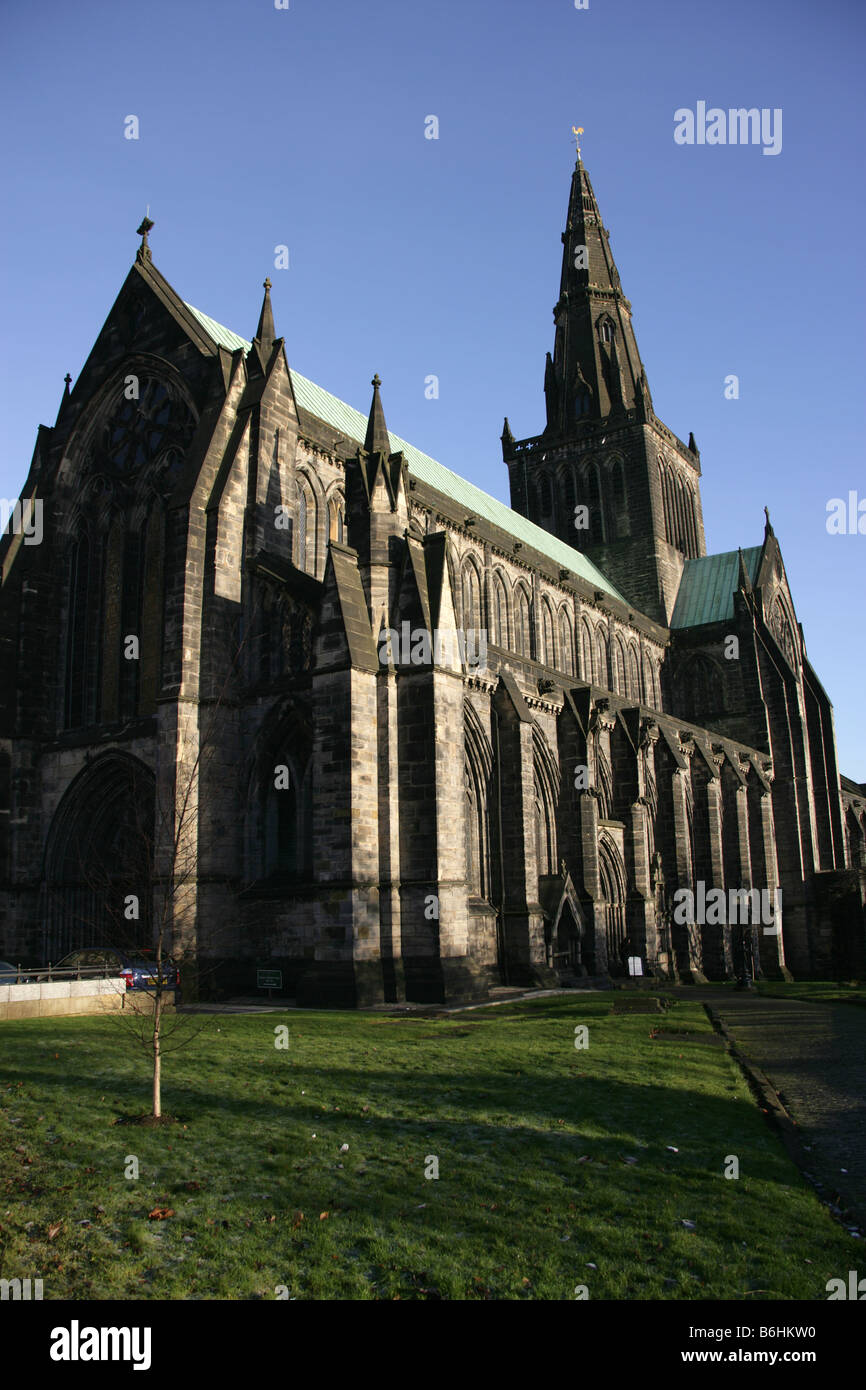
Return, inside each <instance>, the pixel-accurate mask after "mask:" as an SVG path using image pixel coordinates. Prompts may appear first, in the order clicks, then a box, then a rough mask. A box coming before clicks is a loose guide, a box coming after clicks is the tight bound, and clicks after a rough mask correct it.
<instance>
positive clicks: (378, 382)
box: [370, 372, 382, 391]
mask: <svg viewBox="0 0 866 1390" xmlns="http://www.w3.org/2000/svg"><path fill="white" fill-rule="evenodd" d="M370 385H371V386H372V387H373V389H374V391H378V389H379V387H380V386H381V385H382V378H381V377H380V376H379V373H378V372H377V373H376V375H375V376H374V377H373V380H372V381H371V382H370Z"/></svg>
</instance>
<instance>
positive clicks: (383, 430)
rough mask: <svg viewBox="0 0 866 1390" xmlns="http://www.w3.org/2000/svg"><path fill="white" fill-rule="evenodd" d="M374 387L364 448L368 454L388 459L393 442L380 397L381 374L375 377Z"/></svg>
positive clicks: (372, 384) (372, 383)
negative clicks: (380, 455)
mask: <svg viewBox="0 0 866 1390" xmlns="http://www.w3.org/2000/svg"><path fill="white" fill-rule="evenodd" d="M370 384H371V386H372V387H373V399H372V401H371V402H370V416H369V419H368V421H367V435H366V438H365V439H364V448H365V449H366V451H367V453H368V454H376V453H379V454H384V455H385V457H386V458H387V457H388V455H389V454H390V452H391V441H390V439H389V438H388V426H387V425H386V424H385V411H384V409H383V407H382V398H381V396H380V395H379V387H380V386H381V385H382V382H381V380H380V378H379V373H378V372H377V373H376V375H375V376H374V377H373V380H372V382H371V383H370Z"/></svg>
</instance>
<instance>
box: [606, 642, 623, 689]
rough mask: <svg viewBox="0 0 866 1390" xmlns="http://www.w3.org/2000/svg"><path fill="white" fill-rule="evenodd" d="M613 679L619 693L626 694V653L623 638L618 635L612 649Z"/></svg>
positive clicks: (614, 686)
mask: <svg viewBox="0 0 866 1390" xmlns="http://www.w3.org/2000/svg"><path fill="white" fill-rule="evenodd" d="M610 666H611V679H612V681H613V688H614V690H615V691H616V693H617V694H618V695H625V693H626V688H625V653H624V651H623V646H622V639H621V638H620V637H619V636H618V637H617V638H616V639H615V641H614V643H613V646H612V647H611V651H610Z"/></svg>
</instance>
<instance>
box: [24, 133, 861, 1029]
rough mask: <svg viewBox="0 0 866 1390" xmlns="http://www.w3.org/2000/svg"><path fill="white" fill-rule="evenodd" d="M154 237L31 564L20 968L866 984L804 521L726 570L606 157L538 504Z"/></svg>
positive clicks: (70, 418) (207, 986)
mask: <svg viewBox="0 0 866 1390" xmlns="http://www.w3.org/2000/svg"><path fill="white" fill-rule="evenodd" d="M152 225H153V224H152V223H151V222H150V221H149V219H147V218H146V219H145V221H144V222H143V223H142V225H141V227H140V228H139V229H138V234H139V235H140V236H141V244H140V246H139V249H138V251H137V254H136V258H135V262H134V264H133V265H132V268H131V270H130V271H129V274H128V276H127V277H126V280H125V281H124V283H123V285H122V287H121V289H120V292H119V294H118V297H117V299H116V301H115V303H114V305H113V307H112V309H111V311H110V313H109V315H108V318H107V319H106V321H105V324H104V327H103V328H102V330H101V332H100V334H99V336H98V338H97V340H96V342H95V344H94V346H93V349H92V351H91V353H90V355H89V357H88V359H87V361H86V362H85V364H84V366H83V368H82V370H81V373H80V375H79V376H78V379H77V381H75V383H74V384H73V383H72V379H71V377H67V379H66V389H65V392H64V393H63V396H62V399H61V402H60V408H59V411H58V414H57V419H56V421H55V423H54V424H53V426H51V427H48V426H40V427H39V430H38V433H37V438H36V445H35V449H34V453H33V459H32V463H31V466H30V471H29V474H28V476H27V480H26V483H25V485H24V488H23V490H22V493H21V497H20V499H19V501H18V503H16V504H15V506H14V507H13V508H12V509H11V513H10V517H9V523H8V525H7V527H6V531H5V534H4V535H3V538H2V544H0V563H2V600H0V644H2V648H0V649H2V664H0V673H2V674H0V682H2V683H0V956H4V957H6V958H7V959H9V960H12V961H23V962H24V963H25V964H28V963H37V962H43V963H44V962H46V961H54V962H56V961H57V960H58V959H59V958H61V957H62V956H63V955H64V954H65V953H66V952H68V951H70V950H72V949H74V948H78V947H81V946H86V945H93V944H102V945H104V944H120V945H125V946H126V947H127V948H128V949H130V950H134V949H135V947H137V946H141V945H146V944H148V943H152V942H153V941H154V939H155V937H156V936H157V935H158V934H159V935H161V937H162V939H163V941H164V943H165V946H166V949H169V950H170V951H171V952H172V954H173V955H174V956H175V957H176V958H177V959H178V960H179V961H180V962H181V964H182V973H183V974H184V979H185V981H186V982H187V984H189V985H190V987H191V988H192V990H193V991H195V990H198V992H199V993H200V994H202V995H208V996H210V997H225V996H227V995H231V994H250V993H253V992H254V991H255V990H256V988H257V983H258V981H259V980H260V978H261V977H260V976H259V975H258V974H257V972H258V971H260V970H261V969H262V968H267V969H268V970H269V971H271V972H279V973H278V974H276V973H272V974H270V975H269V976H268V977H267V978H268V979H269V980H271V981H274V980H276V981H278V982H279V985H280V992H281V993H282V994H283V995H284V996H286V997H289V998H293V999H296V1000H297V1001H298V1003H300V1004H303V1005H324V1006H349V1007H352V1006H359V1007H368V1006H372V1005H376V1004H385V1003H397V1002H403V1001H417V1002H421V1003H424V1002H426V1003H435V1002H442V1001H456V1000H468V999H484V998H485V997H488V996H489V994H490V991H491V990H494V991H495V990H502V989H503V988H508V987H511V988H514V987H524V988H526V987H552V986H557V985H560V984H567V985H575V984H578V983H579V982H584V983H590V984H592V983H597V984H605V983H609V982H610V981H611V980H614V979H616V978H618V977H622V978H627V977H629V976H643V977H654V978H656V979H659V980H679V981H698V982H700V981H703V980H726V979H739V980H741V981H743V982H745V981H746V980H747V979H749V978H751V977H754V976H758V975H762V976H765V977H768V978H775V979H790V978H791V977H794V978H808V977H812V978H838V977H843V976H844V977H848V976H853V975H860V976H862V974H863V972H864V970H866V925H864V924H866V916H864V903H866V786H863V785H858V784H857V783H855V782H853V781H851V780H850V779H848V778H846V777H844V776H842V774H841V771H840V768H839V766H838V762H837V753H836V741H835V735H834V727H833V710H832V705H831V703H830V700H829V698H828V696H827V694H826V693H825V691H824V689H823V687H822V685H821V683H820V681H819V680H818V677H817V675H816V674H815V672H814V670H813V669H812V667H811V665H810V664H809V660H808V657H807V655H806V648H805V643H804V637H803V632H802V629H801V628H800V626H799V624H798V622H797V617H796V610H795V607H794V602H793V598H792V595H791V592H790V589H789V586H788V581H787V578H786V574H785V565H784V561H783V558H782V551H781V548H780V544H779V541H778V539H777V537H776V536H775V534H774V532H773V528H772V525H771V523H770V517H769V514H767V515H766V519H762V520H761V521H760V522H758V521H757V519H756V525H755V527H754V529H753V530H751V531H750V532H749V534H746V535H744V536H743V542H744V543H743V546H742V548H740V549H739V550H733V551H729V552H726V553H724V554H717V555H708V554H707V553H706V544H705V539H704V522H703V514H702V508H701V486H700V482H701V457H700V453H699V451H698V447H697V444H696V442H695V439H694V436H693V435H690V436H689V440H688V443H684V442H683V441H682V439H680V438H679V437H678V436H677V435H676V434H674V433H673V432H672V430H670V429H669V428H668V427H667V426H666V425H665V424H663V423H662V421H661V420H660V419H659V418H658V417H657V416H656V414H655V412H654V409H653V402H652V397H651V395H650V388H649V382H648V379H647V374H646V371H645V369H644V365H643V363H642V361H641V357H640V353H639V351H638V345H637V340H636V338H635V334H634V330H633V327H632V311H631V305H630V303H629V301H628V299H627V298H626V297H625V294H624V293H623V290H622V287H621V284H620V278H619V274H618V271H617V268H616V265H615V263H614V260H613V255H612V252H611V247H610V240H609V234H608V232H607V230H606V229H605V227H604V226H603V224H602V219H601V214H600V211H599V207H598V203H597V201H596V197H595V194H594V192H593V188H592V185H591V183H590V180H589V176H588V174H587V171H586V168H585V167H584V165H583V163H582V160H581V157H580V154H579V153H578V158H577V162H576V165H575V168H574V172H573V175H572V179H571V189H570V195H569V200H568V210H567V218H566V225H565V231H564V233H563V235H562V244H563V254H562V276H561V281H560V287H559V297H558V300H557V303H556V307H555V309H554V311H553V317H554V334H553V344H552V348H553V350H552V352H551V353H550V354H548V356H547V361H546V364H545V368H544V378H543V387H544V415H545V423H544V427H543V429H542V430H541V432H540V433H539V434H536V435H532V436H530V437H528V438H522V439H519V438H516V437H515V435H514V433H513V431H512V429H511V426H510V425H509V422H508V420H507V419H506V421H505V425H504V429H503V432H502V437H501V444H502V454H503V462H504V467H505V468H506V469H507V471H508V481H509V488H510V502H511V505H510V507H509V506H506V505H505V504H504V503H502V502H499V501H497V500H496V499H495V498H493V497H491V496H489V495H488V494H487V493H485V492H483V491H482V490H481V489H480V488H478V487H476V486H475V485H474V484H473V483H471V482H469V481H467V480H466V479H465V478H463V477H461V476H459V475H458V474H457V473H454V472H452V471H451V470H450V469H449V468H447V467H445V466H444V465H443V464H441V463H438V462H436V461H435V460H434V459H432V458H430V457H428V456H427V455H426V454H423V453H421V452H420V451H419V450H418V449H417V448H415V447H414V446H413V445H411V444H409V443H408V442H407V441H405V440H403V439H401V438H399V437H398V436H397V435H395V434H392V433H391V432H390V431H389V430H388V428H387V425H386V422H385V407H384V405H383V399H382V394H381V392H380V386H381V383H380V381H379V379H378V377H374V379H373V382H372V386H373V394H372V401H371V404H370V408H369V412H368V414H367V415H366V416H365V415H363V414H361V413H360V412H358V411H357V410H355V409H353V408H352V407H351V406H349V405H347V404H345V403H344V402H343V401H341V400H338V399H337V398H336V397H335V396H333V395H331V394H330V393H329V392H328V391H326V390H324V389H323V388H322V387H321V386H318V385H316V384H315V383H314V382H312V381H309V380H307V379H306V378H305V377H303V376H301V375H300V373H298V372H296V371H295V370H294V368H293V367H292V366H291V365H290V363H289V360H288V356H287V353H286V348H285V342H284V340H283V339H282V338H280V337H277V333H276V327H275V323H274V315H273V310H272V306H271V300H270V283H269V281H266V282H265V287H264V299H263V303H262V306H261V311H260V314H259V318H258V326H257V328H256V331H255V334H254V336H253V338H252V341H247V340H246V339H244V338H242V337H240V336H239V335H238V334H237V333H235V332H233V331H231V330H229V329H228V328H225V327H223V326H222V325H221V324H219V323H217V322H215V321H214V320H213V319H212V318H210V317H209V316H208V315H207V314H206V313H204V312H203V311H202V310H201V309H197V308H193V306H192V305H190V304H188V303H186V302H185V301H184V300H183V299H182V298H181V297H180V295H179V294H178V293H177V292H176V291H175V290H174V289H173V288H172V286H171V285H170V284H169V283H168V281H167V280H165V279H164V278H163V276H162V274H161V273H160V271H159V270H157V268H156V266H155V265H154V263H153V259H152V251H151V248H150V245H149V233H150V231H151V228H152ZM371 365H374V364H371ZM368 370H369V368H368ZM359 384H360V383H359ZM539 385H541V380H540V373H539ZM540 406H541V403H540V401H539V407H540ZM539 417H541V408H539ZM121 938H122V940H121Z"/></svg>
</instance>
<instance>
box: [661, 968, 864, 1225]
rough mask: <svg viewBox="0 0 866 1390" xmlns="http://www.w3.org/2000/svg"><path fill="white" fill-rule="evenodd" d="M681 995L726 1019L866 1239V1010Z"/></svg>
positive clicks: (721, 994)
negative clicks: (865, 1235) (777, 1095)
mask: <svg viewBox="0 0 866 1390" xmlns="http://www.w3.org/2000/svg"><path fill="white" fill-rule="evenodd" d="M678 993H679V991H678ZM681 997H684V998H687V997H691V998H694V999H697V998H700V999H701V1001H702V1002H705V1003H707V1004H708V1005H709V1006H710V1008H712V1009H713V1010H714V1012H715V1013H717V1014H718V1015H719V1016H720V1018H722V1019H723V1021H724V1023H725V1024H726V1026H727V1027H728V1029H729V1030H730V1032H731V1034H732V1036H733V1039H734V1041H735V1043H736V1045H737V1047H738V1049H739V1051H740V1052H741V1053H742V1054H743V1055H744V1056H745V1057H746V1058H747V1059H748V1060H749V1061H750V1062H753V1063H754V1064H755V1065H756V1066H757V1067H759V1068H760V1070H761V1071H762V1072H764V1074H765V1075H766V1076H767V1078H768V1079H769V1081H770V1082H771V1084H772V1086H773V1087H774V1088H775V1090H776V1091H777V1092H778V1094H779V1098H780V1099H781V1101H782V1104H783V1105H784V1107H785V1109H786V1110H787V1111H788V1113H789V1115H790V1116H791V1117H792V1119H794V1120H796V1122H797V1127H798V1129H799V1132H800V1139H801V1141H802V1144H803V1146H804V1149H805V1153H804V1154H803V1164H804V1167H805V1169H806V1171H807V1172H808V1173H809V1174H810V1175H811V1176H812V1177H813V1178H815V1179H818V1180H819V1182H820V1183H821V1184H823V1185H822V1187H821V1188H820V1189H819V1190H820V1192H821V1195H822V1197H824V1198H825V1200H828V1201H831V1202H833V1200H834V1197H835V1194H837V1193H838V1194H839V1196H838V1205H840V1206H841V1207H842V1208H843V1209H844V1211H845V1213H846V1217H847V1218H848V1221H847V1224H852V1223H856V1224H857V1225H858V1226H859V1228H860V1229H861V1230H862V1231H863V1232H864V1234H866V1009H863V1008H858V1007H856V1006H854V1005H852V1004H807V1003H802V1002H800V1001H797V1000H793V999H790V1000H789V999H768V998H762V997H761V996H759V995H753V994H734V993H732V992H731V991H730V990H719V991H715V990H711V989H706V990H704V989H701V988H700V987H693V988H691V989H684V990H683V991H682V992H681ZM843 1169H845V1170H847V1171H845V1172H843V1171H842V1170H843Z"/></svg>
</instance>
